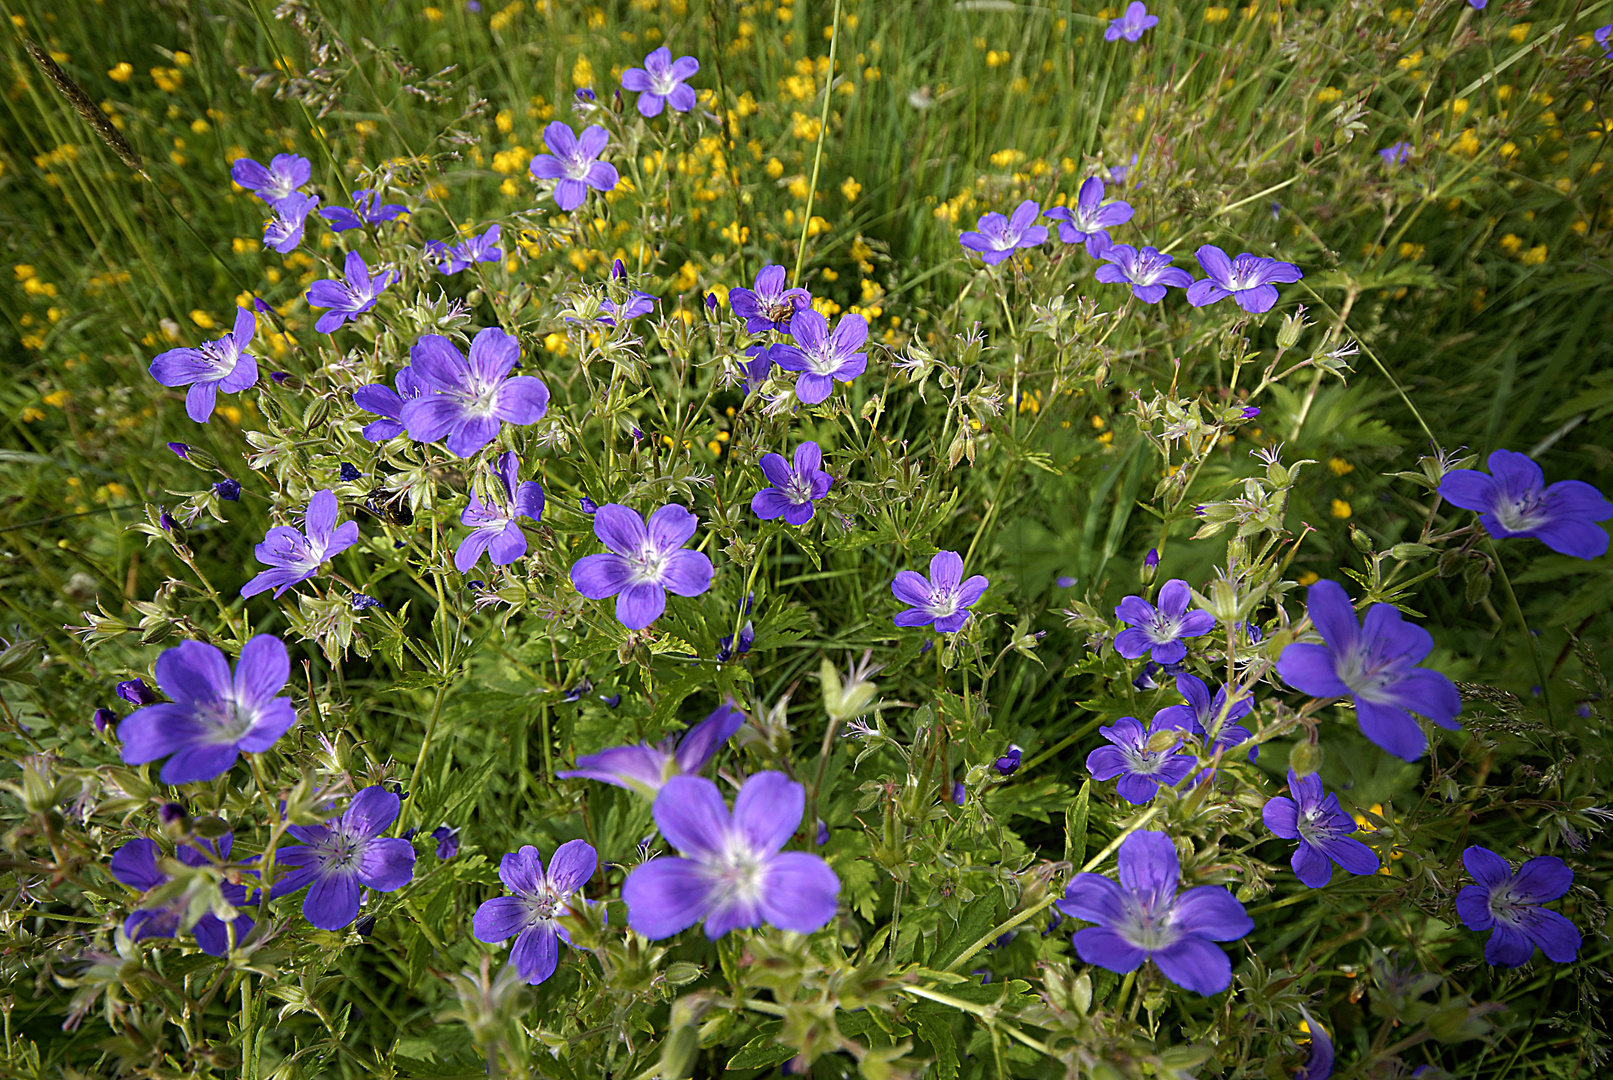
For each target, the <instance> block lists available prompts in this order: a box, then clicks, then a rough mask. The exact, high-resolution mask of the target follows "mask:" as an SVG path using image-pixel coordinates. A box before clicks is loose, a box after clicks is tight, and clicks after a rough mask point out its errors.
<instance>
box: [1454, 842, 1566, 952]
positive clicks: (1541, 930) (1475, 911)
mask: <svg viewBox="0 0 1613 1080" xmlns="http://www.w3.org/2000/svg"><path fill="white" fill-rule="evenodd" d="M1462 865H1464V866H1466V867H1467V872H1468V873H1470V874H1472V875H1473V880H1474V881H1475V882H1477V884H1476V885H1467V886H1464V887H1463V889H1462V891H1461V892H1459V893H1457V894H1456V913H1457V914H1458V915H1460V916H1461V917H1462V923H1463V924H1464V925H1465V926H1466V927H1467V928H1468V929H1469V930H1489V929H1491V928H1492V927H1493V928H1494V929H1495V932H1494V933H1493V934H1491V935H1490V940H1489V941H1487V942H1485V943H1484V959H1485V960H1487V961H1489V962H1490V963H1491V964H1494V965H1495V966H1496V967H1517V966H1519V965H1520V964H1522V963H1524V962H1525V961H1527V960H1528V959H1529V958H1530V957H1531V956H1533V955H1534V953H1535V946H1537V945H1538V946H1540V951H1541V952H1543V953H1545V954H1546V959H1548V960H1550V961H1551V962H1552V963H1554V964H1566V963H1569V962H1570V961H1572V960H1573V959H1574V957H1575V956H1577V955H1579V946H1580V941H1581V938H1580V935H1579V930H1578V928H1576V927H1575V926H1574V924H1573V923H1571V922H1569V921H1568V920H1567V919H1565V918H1564V917H1563V916H1561V915H1559V914H1557V912H1555V911H1551V910H1548V909H1547V908H1545V907H1543V906H1542V905H1543V904H1545V903H1547V902H1548V901H1551V900H1555V899H1557V898H1558V897H1559V896H1561V895H1563V894H1564V893H1565V892H1567V891H1568V887H1569V886H1570V885H1572V884H1573V883H1574V872H1573V871H1572V870H1570V869H1569V868H1568V864H1567V863H1565V862H1563V861H1562V860H1561V859H1559V858H1557V857H1556V856H1555V855H1541V856H1538V857H1536V858H1533V859H1530V860H1529V861H1528V862H1526V863H1524V864H1523V865H1522V866H1520V867H1519V868H1518V870H1517V872H1516V873H1514V872H1513V870H1512V867H1511V866H1510V865H1508V863H1507V861H1506V860H1505V859H1503V858H1502V857H1501V856H1499V855H1497V854H1496V853H1495V852H1493V851H1491V850H1490V849H1489V848H1482V847H1477V846H1475V847H1470V848H1468V849H1467V850H1466V851H1464V852H1462Z"/></svg>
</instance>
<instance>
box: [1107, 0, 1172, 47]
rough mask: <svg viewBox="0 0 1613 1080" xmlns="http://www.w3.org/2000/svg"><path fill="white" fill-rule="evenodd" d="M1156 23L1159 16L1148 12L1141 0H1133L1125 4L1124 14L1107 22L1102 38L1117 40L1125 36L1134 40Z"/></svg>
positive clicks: (1128, 39)
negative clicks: (1107, 25)
mask: <svg viewBox="0 0 1613 1080" xmlns="http://www.w3.org/2000/svg"><path fill="white" fill-rule="evenodd" d="M1158 25H1159V16H1157V15H1150V14H1148V9H1147V8H1146V7H1144V6H1143V5H1142V3H1141V0H1133V2H1132V3H1130V4H1128V5H1127V6H1126V11H1125V14H1123V15H1121V16H1120V17H1119V18H1118V19H1116V20H1115V21H1114V22H1112V23H1110V24H1109V27H1108V29H1106V30H1105V31H1104V32H1103V40H1105V41H1119V40H1120V39H1121V38H1125V39H1126V40H1127V41H1133V42H1134V41H1136V40H1138V39H1139V38H1141V37H1142V36H1143V32H1144V31H1146V30H1150V29H1152V28H1153V27H1155V26H1158Z"/></svg>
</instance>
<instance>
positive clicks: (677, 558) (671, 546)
mask: <svg viewBox="0 0 1613 1080" xmlns="http://www.w3.org/2000/svg"><path fill="white" fill-rule="evenodd" d="M698 524H699V519H698V518H696V517H695V516H694V515H693V514H691V513H690V512H689V511H688V510H686V509H684V508H683V507H681V506H679V505H678V504H676V503H669V504H668V505H666V506H663V507H661V508H660V509H659V510H657V511H656V512H655V513H653V514H651V515H650V520H649V525H648V527H646V525H645V522H644V519H643V518H642V517H640V516H639V514H638V511H636V510H633V509H631V508H630V507H626V506H622V505H620V504H618V503H606V504H605V505H603V506H601V507H600V508H599V509H598V510H596V511H595V512H594V535H595V536H597V537H599V539H600V541H601V542H602V543H603V544H604V545H605V546H606V547H607V548H609V549H610V550H609V551H608V552H605V553H602V554H599V555H587V556H584V557H583V558H581V559H578V560H577V561H576V563H574V564H573V565H572V567H571V583H572V584H573V585H575V586H576V587H577V591H578V592H580V593H582V594H583V595H584V596H586V597H587V598H588V599H590V600H604V599H606V598H607V597H611V596H614V597H616V618H617V619H619V620H620V621H621V624H622V625H623V626H625V627H627V628H628V629H629V630H642V629H644V628H645V627H646V626H649V625H650V624H651V623H653V622H654V621H655V620H656V619H658V618H660V617H661V613H662V612H663V611H665V610H666V594H667V593H669V592H670V593H673V594H674V595H677V596H699V595H700V594H701V593H703V592H705V591H706V590H707V589H709V588H711V575H712V566H711V560H710V559H709V558H707V557H706V556H705V554H704V553H702V552H699V551H688V550H685V549H684V547H683V545H684V544H685V543H687V542H688V540H689V538H690V537H691V536H693V535H694V532H695V528H696V526H697V525H698Z"/></svg>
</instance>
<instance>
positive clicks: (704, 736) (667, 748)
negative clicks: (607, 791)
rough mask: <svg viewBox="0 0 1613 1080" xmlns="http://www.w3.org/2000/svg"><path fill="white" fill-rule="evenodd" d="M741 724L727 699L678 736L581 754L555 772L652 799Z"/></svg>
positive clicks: (700, 765) (699, 765)
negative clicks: (569, 765) (573, 763)
mask: <svg viewBox="0 0 1613 1080" xmlns="http://www.w3.org/2000/svg"><path fill="white" fill-rule="evenodd" d="M744 723H745V714H744V713H743V712H741V711H740V710H738V709H736V708H735V707H734V706H733V703H732V702H729V703H726V704H723V705H719V706H717V708H716V710H715V711H713V712H712V714H711V715H710V716H708V717H706V718H705V719H704V720H702V721H700V723H698V724H696V725H695V726H694V727H692V728H690V729H689V730H688V731H686V732H684V733H683V737H682V738H679V737H678V736H676V735H668V736H667V737H666V738H664V739H662V740H661V741H660V742H659V743H657V744H656V745H655V746H651V745H650V744H649V743H643V742H641V743H639V744H637V745H636V746H613V747H611V748H610V749H608V750H601V751H599V752H598V753H595V754H584V755H583V756H582V757H580V758H578V759H577V767H576V768H575V769H568V770H566V771H565V772H558V773H555V775H556V776H558V777H560V778H562V779H569V778H571V777H577V778H580V779H583V780H598V781H599V782H600V783H602V784H613V785H615V786H616V787H619V788H627V789H628V790H629V791H636V792H638V793H639V794H640V795H644V796H646V797H648V798H651V799H653V798H655V796H656V795H657V794H658V793H659V792H660V790H661V788H662V787H663V786H664V785H665V784H666V782H667V781H668V780H670V779H672V778H673V777H674V776H694V775H696V774H698V773H699V772H700V770H702V769H704V768H705V767H706V765H707V763H709V762H710V761H711V759H712V758H714V757H716V756H717V751H718V750H721V749H722V747H723V744H724V743H726V742H727V741H728V740H729V739H730V738H731V737H732V736H733V734H734V732H736V731H738V730H739V729H740V728H741V727H742V726H743V725H744Z"/></svg>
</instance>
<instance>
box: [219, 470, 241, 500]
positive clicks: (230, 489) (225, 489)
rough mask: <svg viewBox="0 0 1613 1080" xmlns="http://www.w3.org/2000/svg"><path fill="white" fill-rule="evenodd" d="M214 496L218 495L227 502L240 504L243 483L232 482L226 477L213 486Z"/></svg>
mask: <svg viewBox="0 0 1613 1080" xmlns="http://www.w3.org/2000/svg"><path fill="white" fill-rule="evenodd" d="M213 494H214V495H217V496H218V497H219V498H221V499H223V500H225V501H226V502H240V501H241V483H240V481H239V480H231V479H230V478H229V477H227V476H226V477H225V478H224V479H222V480H220V481H219V482H218V483H216V484H214V485H213Z"/></svg>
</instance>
